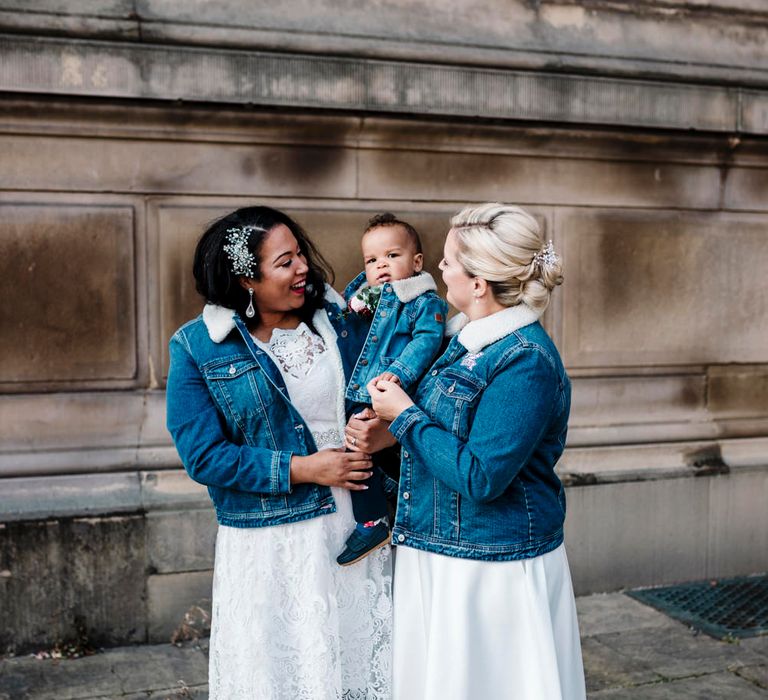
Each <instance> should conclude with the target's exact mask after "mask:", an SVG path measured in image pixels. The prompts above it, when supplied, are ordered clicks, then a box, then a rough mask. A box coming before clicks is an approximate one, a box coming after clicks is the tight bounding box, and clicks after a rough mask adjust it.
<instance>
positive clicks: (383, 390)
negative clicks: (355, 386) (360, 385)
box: [366, 377, 413, 423]
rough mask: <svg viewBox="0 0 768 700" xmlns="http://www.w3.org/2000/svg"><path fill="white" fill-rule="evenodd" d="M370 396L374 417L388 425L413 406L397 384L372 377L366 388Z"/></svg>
mask: <svg viewBox="0 0 768 700" xmlns="http://www.w3.org/2000/svg"><path fill="white" fill-rule="evenodd" d="M366 389H368V393H369V394H370V395H371V403H372V404H373V410H374V411H376V415H377V416H378V417H379V418H382V419H383V420H385V421H389V422H390V423H391V422H392V421H393V420H395V418H397V417H398V416H399V415H400V414H401V413H402V412H403V411H404V410H405V409H406V408H408V407H409V406H413V401H411V397H410V396H408V394H406V393H405V392H404V391H403V390H402V389H401V388H400V387H399V386H398V385H397V384H395V383H394V382H389V381H387V380H385V379H382V378H381V377H374V378H373V379H372V380H371V381H370V382H369V383H368V386H367V387H366Z"/></svg>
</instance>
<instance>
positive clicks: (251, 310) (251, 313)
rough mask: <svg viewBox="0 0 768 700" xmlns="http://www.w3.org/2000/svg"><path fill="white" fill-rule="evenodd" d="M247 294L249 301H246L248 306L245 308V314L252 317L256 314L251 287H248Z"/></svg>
mask: <svg viewBox="0 0 768 700" xmlns="http://www.w3.org/2000/svg"><path fill="white" fill-rule="evenodd" d="M248 294H249V295H250V301H249V302H248V308H246V310H245V315H246V316H247V317H248V318H253V317H254V316H255V315H256V309H254V308H253V289H251V288H250V287H248Z"/></svg>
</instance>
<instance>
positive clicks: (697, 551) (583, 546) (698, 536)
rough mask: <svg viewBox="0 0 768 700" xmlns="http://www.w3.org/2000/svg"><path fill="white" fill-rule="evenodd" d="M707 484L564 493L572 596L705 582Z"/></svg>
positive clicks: (647, 484) (675, 482) (677, 482)
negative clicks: (670, 584)
mask: <svg viewBox="0 0 768 700" xmlns="http://www.w3.org/2000/svg"><path fill="white" fill-rule="evenodd" d="M707 481H708V479H707V478H699V479H696V478H681V479H663V480H659V481H637V482H627V483H618V484H598V485H593V486H583V487H575V488H570V489H568V492H567V499H568V516H567V518H566V543H567V547H568V559H569V561H570V564H571V569H572V574H573V582H574V588H575V590H576V592H577V594H581V593H587V592H596V591H613V590H617V589H619V588H624V587H629V586H643V585H653V584H661V583H670V582H675V581H686V580H692V579H702V578H705V577H706V576H707V573H708V572H707V545H708V530H707V527H706V522H707V517H708V499H709V484H708V483H707ZM660 513H663V514H664V517H659V515H658V514H660Z"/></svg>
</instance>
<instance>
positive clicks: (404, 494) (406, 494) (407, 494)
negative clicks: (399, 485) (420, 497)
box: [403, 491, 411, 501]
mask: <svg viewBox="0 0 768 700" xmlns="http://www.w3.org/2000/svg"><path fill="white" fill-rule="evenodd" d="M410 497H411V494H410V493H408V492H407V491H406V492H405V493H403V500H405V501H407V500H408V499H409V498H410Z"/></svg>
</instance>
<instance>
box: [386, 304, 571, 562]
mask: <svg viewBox="0 0 768 700" xmlns="http://www.w3.org/2000/svg"><path fill="white" fill-rule="evenodd" d="M537 318H538V314H537V313H536V312H535V311H533V310H532V309H530V308H529V307H527V306H525V305H518V306H514V307H510V308H507V309H504V310H502V311H499V312H498V313H495V314H492V315H490V316H486V317H485V318H482V319H479V320H477V321H473V322H471V323H469V324H467V325H466V326H465V327H464V328H463V329H462V330H461V332H460V333H459V334H458V335H457V336H455V337H453V338H452V339H451V341H450V343H449V344H448V346H447V348H446V350H445V352H444V353H443V354H442V355H441V356H440V358H439V359H438V360H437V361H436V362H435V363H434V365H432V367H431V368H430V369H429V371H428V372H427V375H426V376H425V377H424V379H423V380H422V381H421V382H420V384H419V386H418V388H417V391H416V394H415V397H414V401H415V405H414V406H411V407H409V408H407V409H406V410H405V411H403V412H402V413H401V414H400V415H399V416H398V417H397V418H396V419H395V420H394V421H393V422H392V424H391V426H390V431H391V432H392V433H393V434H394V436H395V437H396V438H397V440H398V441H399V442H400V444H401V446H402V451H401V454H402V464H401V476H400V487H399V493H398V503H397V516H396V520H395V526H394V528H393V543H394V544H397V545H403V546H407V547H413V548H416V549H422V550H425V551H428V552H436V553H439V554H445V555H449V556H454V557H463V558H467V559H482V560H510V559H527V558H531V557H535V556H538V555H540V554H544V553H546V552H549V551H551V550H553V549H555V548H556V547H558V546H559V545H560V544H561V543H562V541H563V521H564V519H565V492H564V489H563V486H562V484H561V483H560V480H559V478H558V477H557V475H556V474H555V469H554V468H555V463H556V462H557V460H558V459H559V457H560V455H561V454H562V452H563V449H564V446H565V437H566V430H567V424H568V414H569V411H570V398H571V391H570V381H569V379H568V376H567V375H566V373H565V369H564V368H563V364H562V362H561V360H560V355H559V354H558V352H557V349H556V348H555V346H554V344H553V342H552V340H551V339H550V338H549V336H548V335H547V333H546V332H545V331H544V329H543V328H542V327H541V325H540V324H539V323H538V320H537ZM452 321H453V319H452ZM451 325H453V324H451Z"/></svg>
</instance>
